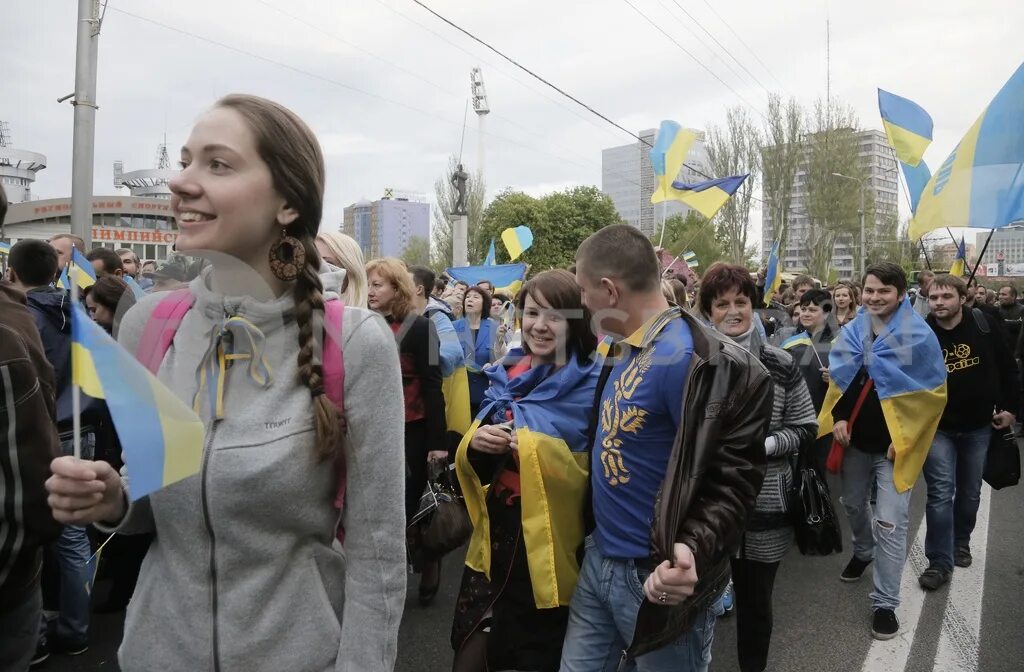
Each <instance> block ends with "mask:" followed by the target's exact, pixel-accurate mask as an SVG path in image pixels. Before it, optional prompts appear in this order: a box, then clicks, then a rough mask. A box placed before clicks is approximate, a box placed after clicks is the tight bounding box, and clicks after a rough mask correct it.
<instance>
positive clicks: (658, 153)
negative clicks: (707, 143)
mask: <svg viewBox="0 0 1024 672" xmlns="http://www.w3.org/2000/svg"><path fill="white" fill-rule="evenodd" d="M696 140H697V134H696V133H694V132H693V131H689V130H686V129H684V128H683V127H682V126H680V125H679V124H678V123H676V122H674V121H663V122H661V126H660V127H659V128H658V135H657V137H656V138H655V139H654V146H653V147H651V151H650V158H651V167H652V168H653V169H654V177H655V178H656V179H657V180H658V186H657V188H655V190H654V193H653V194H651V203H661V202H662V201H665V200H668V199H669V198H672V196H671V195H670V193H669V192H670V191H671V189H672V182H673V181H674V180H675V179H676V177H677V176H678V175H679V171H680V170H682V169H683V164H684V163H685V162H686V155H687V154H688V153H689V151H690V147H692V146H693V143H694V142H695V141H696Z"/></svg>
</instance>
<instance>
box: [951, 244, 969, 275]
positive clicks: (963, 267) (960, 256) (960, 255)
mask: <svg viewBox="0 0 1024 672" xmlns="http://www.w3.org/2000/svg"><path fill="white" fill-rule="evenodd" d="M949 274H950V275H955V276H956V277H958V278H962V277H964V276H965V275H967V247H966V246H965V245H964V239H963V238H961V239H960V244H959V245H958V246H957V248H956V259H954V260H953V265H952V266H951V267H950V268H949Z"/></svg>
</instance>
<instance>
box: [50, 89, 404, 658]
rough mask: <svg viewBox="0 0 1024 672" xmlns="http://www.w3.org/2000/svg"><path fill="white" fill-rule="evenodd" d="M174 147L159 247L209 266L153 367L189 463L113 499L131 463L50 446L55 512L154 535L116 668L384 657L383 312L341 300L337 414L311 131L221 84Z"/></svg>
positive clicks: (389, 545) (390, 379)
mask: <svg viewBox="0 0 1024 672" xmlns="http://www.w3.org/2000/svg"><path fill="white" fill-rule="evenodd" d="M181 159H182V160H181V164H182V171H181V172H180V173H179V174H178V175H177V176H175V177H174V178H173V179H172V180H171V183H170V186H171V190H172V194H173V195H172V199H171V203H172V208H173V210H174V213H175V216H176V217H177V220H178V224H179V230H180V233H179V236H178V239H177V249H178V250H179V251H180V252H183V253H185V254H188V255H197V256H203V257H205V258H206V259H208V260H209V261H210V262H211V265H210V267H209V268H207V269H206V270H204V271H203V273H202V275H200V276H199V277H198V278H196V279H195V280H193V281H192V282H191V283H190V285H189V287H188V291H189V292H190V293H191V296H192V298H193V303H192V305H191V308H190V309H189V310H188V312H187V313H186V314H185V316H184V318H183V320H182V321H181V323H180V325H179V327H178V329H177V331H176V332H174V336H173V341H172V343H171V345H170V347H169V349H167V351H166V353H165V354H164V355H163V359H162V361H161V364H160V366H159V370H158V377H159V379H160V380H161V381H162V382H163V383H164V384H165V385H167V386H168V387H169V388H170V389H171V390H172V391H173V392H174V393H175V394H176V395H178V396H179V397H180V398H181V399H183V400H185V401H186V402H187V403H188V404H190V405H193V404H194V406H195V408H197V410H198V412H199V413H200V415H201V417H202V418H203V419H204V421H205V423H206V435H205V440H204V447H203V450H204V452H203V460H202V467H201V471H200V473H199V474H198V475H196V476H193V477H190V478H187V479H185V480H183V481H180V482H178V483H176V484H174V485H172V486H169V487H167V488H165V489H163V490H160V491H157V492H155V493H153V494H152V495H150V496H149V497H147V498H144V499H141V500H139V501H137V502H135V503H133V504H132V505H130V506H128V505H127V503H126V502H127V500H126V497H125V490H126V489H130V488H131V468H130V466H129V467H128V469H127V473H125V474H123V475H119V474H118V473H116V472H115V471H113V470H112V469H111V468H110V467H109V465H107V464H106V463H102V462H87V461H78V460H75V459H73V458H61V459H58V460H55V461H54V463H53V466H52V469H53V473H54V475H53V476H52V477H51V478H50V480H49V481H48V484H47V486H48V488H49V490H50V504H51V507H52V509H53V513H54V516H55V517H56V518H57V520H58V521H61V522H65V523H67V522H75V523H78V524H82V523H85V522H103V523H105V524H106V525H105V527H110V528H113V529H116V531H117V532H118V533H119V534H132V533H137V532H146V531H153V532H155V538H154V541H153V545H152V546H151V547H150V550H149V553H148V555H147V556H146V559H145V562H144V564H143V566H142V571H141V575H140V577H139V583H138V588H137V589H136V592H135V596H134V598H133V600H132V602H131V604H130V605H129V606H128V615H127V620H126V623H125V629H124V640H123V642H122V644H121V649H120V652H119V656H118V657H119V661H120V665H121V669H124V670H168V669H170V670H199V669H203V670H243V669H244V670H257V669H261V670H299V671H306V670H308V671H310V672H312V671H314V670H316V671H320V670H326V669H333V670H353V671H354V670H359V671H363V670H374V671H381V672H383V671H384V670H389V671H390V670H391V669H392V668H393V665H394V661H395V654H396V646H397V636H398V625H399V621H400V619H401V614H402V609H403V605H404V598H405V583H406V579H405V566H404V564H405V548H404V547H405V543H404V542H405V535H404V534H403V531H404V528H405V515H404V514H405V512H404V509H403V500H404V497H403V493H404V485H405V484H404V479H403V473H404V466H403V455H402V427H401V425H400V424H396V423H395V422H394V419H395V418H396V417H400V414H401V413H402V412H403V404H402V387H401V374H400V369H399V362H398V353H397V351H396V349H395V345H394V337H393V336H392V333H391V330H390V329H389V328H388V325H387V324H386V323H385V322H384V320H383V319H381V318H380V317H379V316H378V315H375V314H373V313H371V312H370V311H367V310H365V309H363V308H362V307H346V308H345V309H344V312H343V326H342V330H341V335H340V341H341V343H342V349H343V352H344V361H345V378H344V417H342V414H341V413H340V412H339V410H340V409H339V408H338V407H336V406H335V405H334V404H333V403H332V402H331V401H330V400H329V399H328V398H327V396H326V394H325V383H326V384H327V385H329V386H330V384H331V382H332V381H325V380H324V375H325V370H324V368H325V367H324V359H325V354H326V353H328V352H329V351H328V350H327V348H331V347H337V345H335V343H336V342H337V341H336V340H325V339H324V328H325V327H324V311H325V301H329V300H332V299H335V298H336V297H337V293H338V290H339V289H340V288H341V284H342V280H343V271H338V270H331V271H329V272H325V273H323V274H320V273H318V271H319V270H320V269H321V263H320V258H319V256H318V255H317V249H316V247H315V245H314V238H315V236H316V233H317V229H318V227H319V224H320V218H321V214H322V207H323V189H324V163H323V156H322V154H321V151H320V147H319V144H318V143H317V140H316V138H315V136H314V135H313V133H312V132H311V131H310V129H309V128H308V127H307V126H306V124H305V123H303V122H302V120H300V119H299V118H298V117H297V116H296V115H295V114H294V113H292V112H290V111H289V110H287V109H285V108H284V107H282V106H280V105H278V104H276V103H273V102H271V101H268V100H264V99H261V98H256V97H253V96H244V95H232V96H228V97H226V98H223V99H221V100H220V101H219V102H218V103H217V104H216V105H215V106H214V107H213V109H211V110H210V111H208V112H206V113H205V114H204V115H203V116H202V117H200V119H199V120H198V122H197V123H196V125H195V127H194V128H193V130H192V134H191V135H190V136H189V139H188V141H187V143H186V144H185V146H184V147H183V148H182V150H181ZM163 298H164V295H153V296H150V297H146V298H145V299H143V300H142V301H141V302H140V303H139V304H138V305H137V306H136V307H134V308H133V309H132V310H130V311H129V312H128V314H127V315H126V316H125V318H124V320H123V321H122V323H121V330H120V334H119V340H120V342H121V344H122V345H123V346H124V347H125V348H126V349H128V350H129V351H131V352H137V351H139V350H138V347H139V342H140V340H141V339H142V335H143V332H144V331H145V326H146V324H147V322H148V321H149V320H151V318H152V316H153V312H154V310H155V309H156V308H157V306H158V305H159V303H160V302H161V300H163ZM334 333H335V334H337V332H336V331H335V332H334ZM336 338H337V337H336V336H335V339H336ZM229 353H230V354H232V355H233V359H232V360H226V354H229ZM332 356H333V355H332ZM239 359H242V361H238V360H239ZM226 361H231V364H230V365H228V364H225V362H226ZM200 371H204V372H209V373H210V375H208V376H199V375H197V374H198V373H199V372H200ZM211 379H212V380H214V385H212V386H210V385H207V384H206V381H207V380H211ZM332 380H333V379H332ZM218 383H219V384H218ZM329 389H334V388H333V387H330V388H329ZM341 465H344V468H345V472H346V474H347V476H346V481H345V482H346V483H347V493H346V496H345V499H344V504H343V507H342V509H341V512H340V513H339V510H338V509H337V508H335V502H336V496H337V494H338V490H339V467H340V466H341ZM339 521H341V522H343V523H344V529H345V541H344V544H345V546H344V552H342V550H341V548H340V546H339V545H338V542H337V541H336V540H335V536H336V530H337V526H338V523H339Z"/></svg>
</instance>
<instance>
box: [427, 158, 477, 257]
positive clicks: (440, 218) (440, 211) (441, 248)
mask: <svg viewBox="0 0 1024 672" xmlns="http://www.w3.org/2000/svg"><path fill="white" fill-rule="evenodd" d="M458 165H459V159H458V157H457V156H455V155H454V154H452V155H451V157H449V159H448V170H447V171H446V172H445V174H444V177H439V178H437V181H435V182H434V203H435V205H434V207H433V209H432V210H431V214H432V219H433V222H432V223H431V226H430V238H431V251H430V256H431V260H432V261H433V265H434V267H435V269H437V268H442V269H443V268H447V267H448V266H451V265H452V218H451V213H452V212H453V211H454V210H455V203H456V202H457V201H458V200H459V194H458V192H457V191H456V190H455V187H454V186H452V175H454V174H455V171H456V169H457V168H458ZM466 187H467V189H468V190H469V193H467V194H466V210H467V212H469V222H468V226H467V228H468V229H469V235H468V239H469V243H468V246H469V250H470V253H469V254H470V260H472V258H473V249H474V248H475V247H476V237H475V236H476V233H477V230H478V229H479V228H480V222H481V221H482V220H483V214H484V199H485V198H486V192H487V187H486V185H485V184H484V179H483V174H482V173H481V172H480V171H477V172H476V173H474V174H473V175H471V176H470V178H469V181H468V183H467V185H466Z"/></svg>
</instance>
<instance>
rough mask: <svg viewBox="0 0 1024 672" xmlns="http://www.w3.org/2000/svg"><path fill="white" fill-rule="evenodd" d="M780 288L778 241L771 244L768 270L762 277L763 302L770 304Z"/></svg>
mask: <svg viewBox="0 0 1024 672" xmlns="http://www.w3.org/2000/svg"><path fill="white" fill-rule="evenodd" d="M781 286H782V268H781V264H780V263H779V241H778V240H776V241H775V242H774V243H772V249H771V251H770V252H769V253H768V270H767V271H765V276H764V302H765V304H769V303H771V301H772V299H774V298H775V295H776V294H778V293H779V287H781Z"/></svg>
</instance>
